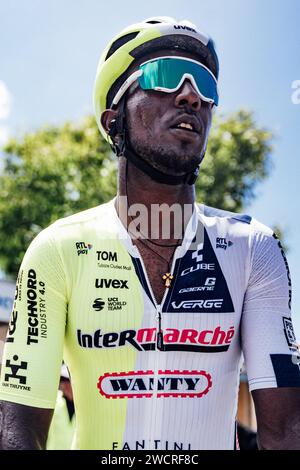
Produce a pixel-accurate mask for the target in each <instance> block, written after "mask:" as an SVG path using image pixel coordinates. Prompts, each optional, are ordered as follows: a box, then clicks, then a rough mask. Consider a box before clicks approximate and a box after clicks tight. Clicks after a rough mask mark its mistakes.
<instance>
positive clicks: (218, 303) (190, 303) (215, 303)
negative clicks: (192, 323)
mask: <svg viewBox="0 0 300 470" xmlns="http://www.w3.org/2000/svg"><path fill="white" fill-rule="evenodd" d="M222 304H223V299H207V300H202V299H201V300H183V301H182V302H179V303H178V304H176V302H172V307H173V308H176V309H180V308H183V309H194V308H199V309H202V308H208V309H209V308H221V307H222Z"/></svg>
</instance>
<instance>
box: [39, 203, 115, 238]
mask: <svg viewBox="0 0 300 470" xmlns="http://www.w3.org/2000/svg"><path fill="white" fill-rule="evenodd" d="M112 205H113V200H111V201H109V202H107V203H104V204H101V205H99V206H96V207H92V208H90V209H87V210H83V211H80V212H77V213H75V214H72V215H69V216H67V217H63V218H61V219H58V220H56V221H55V222H53V223H52V224H51V225H49V226H48V227H46V228H45V229H43V230H42V231H41V232H40V233H39V234H38V235H37V236H36V238H35V240H34V242H33V244H34V245H35V244H44V243H46V244H48V243H50V244H52V243H54V244H56V243H57V242H58V243H60V242H63V241H64V240H65V241H68V240H70V239H72V240H75V239H76V241H77V239H78V242H81V241H82V240H81V238H82V237H89V235H90V236H92V235H93V234H94V233H95V232H96V231H98V232H99V233H100V232H101V230H109V226H110V221H111V220H112Z"/></svg>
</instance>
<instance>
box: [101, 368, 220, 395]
mask: <svg viewBox="0 0 300 470" xmlns="http://www.w3.org/2000/svg"><path fill="white" fill-rule="evenodd" d="M97 387H98V389H99V392H100V394H101V395H102V396H103V397H105V398H152V397H154V396H155V397H157V398H169V397H174V398H180V397H183V398H201V397H203V396H204V395H206V394H207V393H208V392H209V390H210V389H211V387H212V378H211V375H210V374H209V373H208V372H205V371H204V370H201V371H197V370H192V371H189V370H182V371H179V370H173V371H172V370H159V371H157V372H156V373H154V371H153V370H147V371H131V372H120V373H105V374H104V375H102V376H101V377H99V380H98V384H97Z"/></svg>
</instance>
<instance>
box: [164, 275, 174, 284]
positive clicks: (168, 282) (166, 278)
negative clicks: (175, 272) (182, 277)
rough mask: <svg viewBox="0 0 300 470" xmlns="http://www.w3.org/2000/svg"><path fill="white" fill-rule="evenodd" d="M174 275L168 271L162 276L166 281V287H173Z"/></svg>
mask: <svg viewBox="0 0 300 470" xmlns="http://www.w3.org/2000/svg"><path fill="white" fill-rule="evenodd" d="M173 277H174V276H172V274H171V273H166V274H164V275H163V276H162V278H163V280H164V281H165V287H171V281H172V279H173Z"/></svg>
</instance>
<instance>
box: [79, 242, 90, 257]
mask: <svg viewBox="0 0 300 470" xmlns="http://www.w3.org/2000/svg"><path fill="white" fill-rule="evenodd" d="M92 248H93V245H90V243H88V244H85V243H84V242H76V250H77V255H78V256H80V255H87V254H88V252H89V251H90V250H91V249H92Z"/></svg>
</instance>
